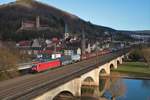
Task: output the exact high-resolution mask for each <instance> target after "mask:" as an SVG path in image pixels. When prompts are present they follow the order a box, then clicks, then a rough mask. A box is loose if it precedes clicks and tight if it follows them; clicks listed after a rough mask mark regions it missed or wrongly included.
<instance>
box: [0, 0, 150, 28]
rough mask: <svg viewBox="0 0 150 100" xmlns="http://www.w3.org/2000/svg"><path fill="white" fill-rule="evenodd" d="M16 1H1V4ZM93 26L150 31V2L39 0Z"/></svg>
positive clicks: (125, 0) (148, 0)
mask: <svg viewBox="0 0 150 100" xmlns="http://www.w3.org/2000/svg"><path fill="white" fill-rule="evenodd" d="M11 1H14V0H0V4H4V3H8V2H11ZM38 1H41V2H43V3H46V4H48V5H52V6H54V7H57V8H59V9H62V10H64V11H67V12H69V13H72V14H74V15H77V16H79V17H80V18H82V19H84V20H86V21H90V22H91V23H93V24H97V25H102V26H107V27H111V28H114V29H117V30H150V0H38Z"/></svg>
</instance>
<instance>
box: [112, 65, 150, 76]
mask: <svg viewBox="0 0 150 100" xmlns="http://www.w3.org/2000/svg"><path fill="white" fill-rule="evenodd" d="M113 71H116V72H122V73H128V74H134V75H139V76H150V68H148V66H147V65H146V63H144V62H125V63H123V64H122V65H119V66H118V68H117V69H115V70H113Z"/></svg>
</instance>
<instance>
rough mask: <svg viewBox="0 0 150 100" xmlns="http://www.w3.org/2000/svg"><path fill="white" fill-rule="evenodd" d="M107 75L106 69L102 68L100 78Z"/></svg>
mask: <svg viewBox="0 0 150 100" xmlns="http://www.w3.org/2000/svg"><path fill="white" fill-rule="evenodd" d="M106 74H107V71H106V69H105V68H102V69H101V70H100V71H99V76H105V75H106Z"/></svg>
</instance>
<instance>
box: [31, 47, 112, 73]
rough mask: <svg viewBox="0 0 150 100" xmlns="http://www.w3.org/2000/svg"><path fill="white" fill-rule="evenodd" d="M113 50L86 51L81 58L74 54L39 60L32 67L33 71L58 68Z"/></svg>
mask: <svg viewBox="0 0 150 100" xmlns="http://www.w3.org/2000/svg"><path fill="white" fill-rule="evenodd" d="M110 52H112V51H111V50H103V51H98V52H95V53H86V54H84V55H82V56H81V57H80V58H79V56H74V57H71V58H67V59H66V58H63V59H62V58H60V59H53V60H52V59H51V60H47V61H37V62H34V63H33V66H32V68H31V72H41V71H46V70H48V69H52V68H56V67H60V66H63V65H67V64H72V63H75V62H77V61H80V60H87V59H90V58H93V57H96V56H101V55H104V54H108V53H110Z"/></svg>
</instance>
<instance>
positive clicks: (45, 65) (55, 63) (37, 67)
mask: <svg viewBox="0 0 150 100" xmlns="http://www.w3.org/2000/svg"><path fill="white" fill-rule="evenodd" d="M59 66H61V61H60V60H59V59H56V60H52V61H47V62H39V63H36V64H34V65H33V66H32V68H31V70H32V72H41V71H45V70H48V69H50V68H55V67H59Z"/></svg>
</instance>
